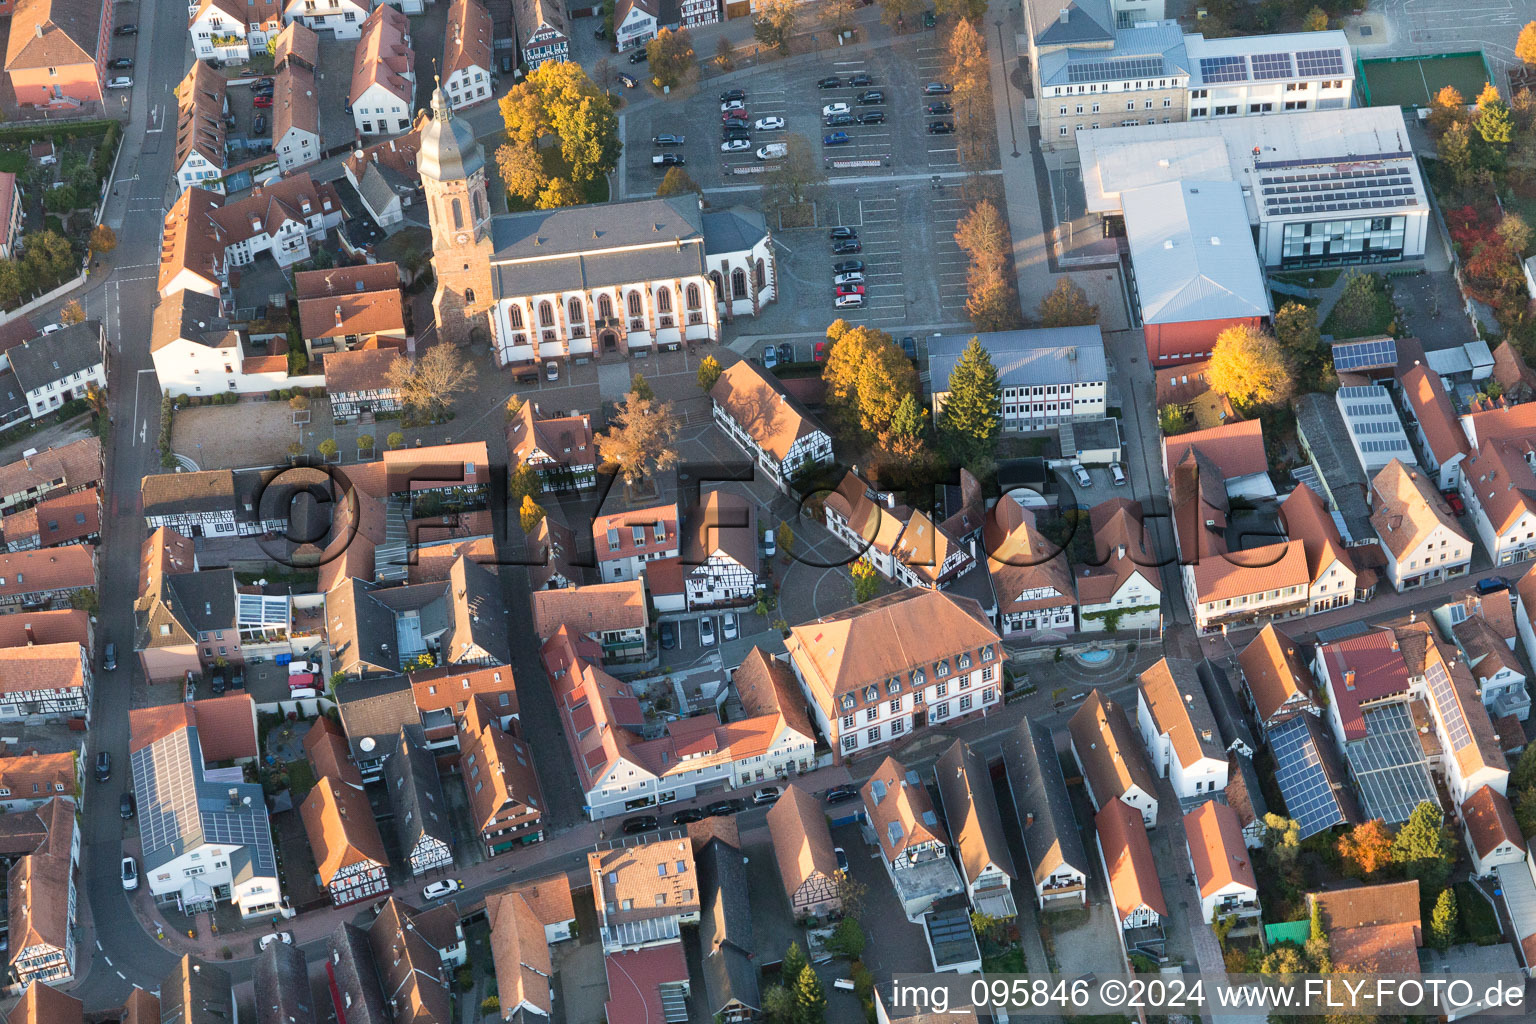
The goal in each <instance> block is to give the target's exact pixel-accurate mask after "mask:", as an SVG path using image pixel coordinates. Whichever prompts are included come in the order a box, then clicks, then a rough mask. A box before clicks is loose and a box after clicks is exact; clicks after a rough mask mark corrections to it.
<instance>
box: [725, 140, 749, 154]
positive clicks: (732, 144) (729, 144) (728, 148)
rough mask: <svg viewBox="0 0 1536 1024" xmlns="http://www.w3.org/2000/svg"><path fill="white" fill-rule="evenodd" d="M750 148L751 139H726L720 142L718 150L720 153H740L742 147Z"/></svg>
mask: <svg viewBox="0 0 1536 1024" xmlns="http://www.w3.org/2000/svg"><path fill="white" fill-rule="evenodd" d="M751 148H752V140H751V139H726V140H725V141H724V142H722V143H720V152H722V153H740V152H741V151H742V150H744V149H751Z"/></svg>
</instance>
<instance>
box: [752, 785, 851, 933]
mask: <svg viewBox="0 0 1536 1024" xmlns="http://www.w3.org/2000/svg"><path fill="white" fill-rule="evenodd" d="M768 834H769V835H770V836H771V837H772V838H773V855H774V859H776V860H777V861H778V864H779V877H780V878H782V879H783V880H784V894H785V895H786V896H788V897H789V906H790V909H791V910H793V911H794V914H795V917H796V918H805V917H822V918H824V917H827V916H828V915H831V914H836V913H838V912H839V911H841V910H842V907H843V900H842V897H841V896H840V895H839V891H838V880H837V875H838V870H839V869H838V866H837V854H836V853H835V852H834V851H835V848H834V847H833V845H832V833H831V831H830V830H829V829H828V828H827V812H826V810H825V809H824V808H823V807H822V805H821V802H820V801H819V800H817V799H816V798H815V797H814V796H812V795H811V794H810V793H809V792H808V791H807V790H806V789H805V788H804V787H803V786H800V785H799V784H797V783H790V784H789V785H788V786H786V787H785V789H784V795H783V796H781V797H779V800H778V802H777V803H776V804H774V805H773V806H772V807H770V808H769V809H768Z"/></svg>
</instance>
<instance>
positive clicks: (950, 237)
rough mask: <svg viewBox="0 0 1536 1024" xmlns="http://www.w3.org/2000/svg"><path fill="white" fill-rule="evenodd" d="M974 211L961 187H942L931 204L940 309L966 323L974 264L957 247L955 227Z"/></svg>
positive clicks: (930, 215)
mask: <svg viewBox="0 0 1536 1024" xmlns="http://www.w3.org/2000/svg"><path fill="white" fill-rule="evenodd" d="M970 209H971V203H970V201H969V200H968V199H966V198H964V196H963V194H962V191H961V186H960V185H959V184H954V185H945V186H943V187H941V188H940V189H938V190H937V193H936V194H935V195H934V196H933V198H932V199H930V200H929V202H928V215H929V217H930V218H931V219H932V222H933V258H932V260H931V262H930V265H931V266H932V268H933V270H932V274H931V276H932V277H933V278H934V279H935V280H936V281H937V282H938V286H939V308H940V309H941V310H943V312H944V313H946V314H949V315H953V316H955V317H957V318H958V319H962V320H963V319H965V302H966V299H967V298H969V297H970V290H969V288H968V287H967V275H968V274H969V272H970V267H971V260H970V257H968V256H966V254H965V253H964V252H963V251H962V250H961V248H960V246H958V245H956V244H955V226H956V225H957V224H959V223H960V218H962V217H964V216H965V215H966V214H967V213H968V212H970Z"/></svg>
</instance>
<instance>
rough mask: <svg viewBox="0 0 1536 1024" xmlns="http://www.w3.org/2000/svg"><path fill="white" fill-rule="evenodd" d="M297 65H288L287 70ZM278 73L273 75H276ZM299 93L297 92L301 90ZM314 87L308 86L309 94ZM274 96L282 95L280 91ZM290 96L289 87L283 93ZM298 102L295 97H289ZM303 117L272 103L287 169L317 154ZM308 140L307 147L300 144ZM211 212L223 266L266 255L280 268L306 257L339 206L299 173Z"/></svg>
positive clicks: (333, 222)
mask: <svg viewBox="0 0 1536 1024" xmlns="http://www.w3.org/2000/svg"><path fill="white" fill-rule="evenodd" d="M296 67H297V65H292V64H290V65H289V69H290V70H291V69H293V68H296ZM282 74H283V72H279V73H278V77H279V79H281V77H282ZM300 91H301V92H302V90H300ZM312 91H313V90H312V89H311V92H312ZM278 95H279V96H282V95H284V94H283V93H281V92H279V93H278ZM287 95H288V96H289V97H292V96H293V89H292V88H290V89H289V92H288V93H287ZM302 101H303V102H306V103H318V100H316V99H315V98H314V97H313V96H308V97H302ZM294 102H295V103H297V102H300V99H294ZM285 118H287V119H289V120H291V123H292V128H293V138H292V140H291V141H289V142H288V143H286V145H287V146H288V149H289V152H288V153H284V152H283V147H284V145H285V143H283V142H282V141H281V139H282V136H280V135H279V134H278V129H279V128H280V127H282V126H283V124H284V120H285ZM304 120H305V119H303V118H300V117H298V116H294V115H293V114H292V113H291V112H290V114H282V113H281V110H280V108H276V107H274V112H273V129H272V136H273V140H274V147H275V148H276V149H277V151H278V155H279V160H280V161H281V160H283V159H285V158H286V159H287V160H289V161H290V164H289V166H290V167H298V166H300V165H301V162H304V161H303V156H304V154H305V153H306V152H308V151H310V150H313V152H314V153H315V155H316V157H318V154H319V141H318V136H317V135H314V133H313V132H309V130H308V129H307V128H306V127H305V124H304V123H303V122H304ZM311 138H312V139H313V140H314V141H313V142H311V143H310V145H309V146H305V145H304V143H305V141H306V140H307V139H311ZM210 215H211V216H212V217H213V219H214V221H215V222H216V223H217V224H218V226H219V228H220V229H221V231H222V233H223V235H224V257H225V264H226V266H228V267H243V266H245V265H246V264H247V263H252V262H254V261H255V260H256V258H257V257H258V256H262V255H268V254H270V255H271V257H272V258H273V259H274V260H276V261H277V265H278V266H279V267H289V266H292V265H293V264H295V263H299V262H301V261H303V260H307V259H309V257H310V254H311V250H310V244H311V243H312V242H318V241H319V240H320V239H322V238H324V237H325V234H326V232H327V231H329V230H330V229H331V228H334V227H337V226H339V225H340V224H341V221H342V215H343V210H342V206H341V197H340V196H339V195H338V194H337V193H336V190H335V188H333V187H332V186H331V185H330V184H328V183H327V184H320V185H317V184H316V183H315V182H314V181H313V180H312V179H311V178H310V176H309V174H308V173H307V172H300V173H298V174H293V175H291V176H289V177H286V178H283V179H282V180H281V181H274V182H271V183H269V184H266V185H257V186H256V187H255V188H254V189H252V190H251V191H250V193H249V194H247V195H246V196H244V197H242V198H240V199H236V200H233V201H231V202H228V203H225V204H224V205H222V206H218V207H215V208H213V209H212V210H211V213H210Z"/></svg>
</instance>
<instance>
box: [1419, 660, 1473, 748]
mask: <svg viewBox="0 0 1536 1024" xmlns="http://www.w3.org/2000/svg"><path fill="white" fill-rule="evenodd" d="M1424 682H1425V683H1426V684H1428V686H1429V695H1430V697H1432V698H1434V701H1435V707H1436V708H1437V709H1438V710H1439V711H1440V719H1441V721H1443V722H1444V723H1445V731H1446V732H1447V734H1449V736H1450V740H1451V746H1452V747H1453V748H1454V749H1456V750H1460V749H1461V748H1462V747H1464V746H1466V745H1467V744H1468V743H1471V742H1472V730H1471V729H1470V728H1469V727H1468V726H1467V716H1466V715H1464V714H1462V713H1461V705H1460V704H1458V703H1457V702H1456V694H1455V693H1453V692H1452V689H1451V674H1450V673H1449V672H1447V671H1446V670H1445V665H1444V663H1443V662H1440V661H1436V662H1435V663H1434V664H1433V665H1431V666H1429V669H1428V670H1427V671H1426V672H1425V673H1424Z"/></svg>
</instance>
